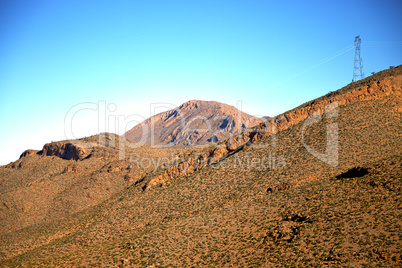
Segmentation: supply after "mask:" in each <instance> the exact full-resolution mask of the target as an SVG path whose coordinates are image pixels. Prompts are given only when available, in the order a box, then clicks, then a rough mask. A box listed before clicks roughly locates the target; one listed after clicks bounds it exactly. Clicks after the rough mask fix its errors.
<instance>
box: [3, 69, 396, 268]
mask: <svg viewBox="0 0 402 268" xmlns="http://www.w3.org/2000/svg"><path fill="white" fill-rule="evenodd" d="M401 107H402V66H398V67H396V68H392V69H389V70H385V71H382V72H379V73H376V74H375V75H373V76H370V77H368V78H366V79H363V80H361V81H358V82H354V83H352V84H349V85H347V86H345V87H344V88H342V89H340V90H337V91H335V92H331V93H329V94H327V95H325V96H322V97H320V98H318V99H315V100H312V101H309V102H307V103H304V104H302V105H300V106H299V107H296V108H294V109H292V110H290V111H288V112H285V113H283V114H281V115H278V116H276V117H274V118H271V119H270V120H269V122H263V123H260V124H258V125H256V126H254V127H251V128H247V129H246V130H245V131H244V132H242V133H241V134H240V135H234V136H232V137H230V138H227V139H225V140H223V141H221V142H219V143H217V144H210V145H208V146H205V147H203V148H194V147H187V148H176V147H173V148H155V147H151V146H149V145H146V146H143V147H135V146H132V145H133V144H132V143H131V142H129V141H126V140H125V139H124V138H123V137H119V136H115V135H112V134H102V135H97V136H93V137H88V138H84V139H81V140H79V142H77V141H62V142H56V143H50V144H48V145H45V146H44V148H43V149H42V150H41V151H39V152H36V151H27V152H25V153H23V155H22V156H21V158H20V159H19V160H17V161H15V162H13V163H11V164H9V165H7V166H4V167H0V187H1V188H0V221H1V222H0V226H1V227H2V230H1V234H0V256H1V257H0V266H2V267H53V266H60V267H76V266H94V267H187V266H195V267H211V266H212V267H283V266H291V267H293V266H294V267H299V266H312V267H322V266H336V267H341V266H342V267H343V266H348V267H349V266H351V267H359V266H376V267H377V266H378V267H400V266H401V264H402V256H401V250H400V249H401V247H402V240H401V238H400V230H401V227H402V226H401V221H400V219H401V217H402V214H401V209H400V208H401V207H402V203H401V199H400V193H401V191H402V109H401ZM121 156H123V157H121ZM121 158H123V159H121ZM158 161H159V162H158ZM42 202H44V203H42ZM38 215H41V217H38Z"/></svg>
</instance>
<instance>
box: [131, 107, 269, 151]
mask: <svg viewBox="0 0 402 268" xmlns="http://www.w3.org/2000/svg"><path fill="white" fill-rule="evenodd" d="M265 121H266V120H265ZM262 122H264V120H263V119H260V118H257V117H253V116H251V115H248V114H246V113H244V112H242V111H239V110H238V109H236V108H235V107H234V106H231V105H227V104H224V103H220V102H216V101H201V100H191V101H188V102H186V103H183V104H182V105H180V106H179V107H178V108H176V109H172V110H169V111H167V112H163V113H160V114H157V115H155V116H153V117H151V118H149V119H147V120H145V121H144V122H142V123H141V124H138V125H137V126H135V127H134V128H132V129H131V130H129V131H127V132H126V133H125V134H124V137H125V138H127V139H128V140H130V141H133V142H140V141H141V140H142V139H143V143H144V144H152V145H157V146H158V145H162V146H192V145H201V144H206V143H216V142H219V141H222V140H224V139H226V138H228V137H230V136H231V135H233V134H235V133H238V132H242V131H243V130H244V129H246V128H248V127H252V126H255V125H257V124H259V123H262ZM151 137H152V138H151ZM152 139H153V140H152Z"/></svg>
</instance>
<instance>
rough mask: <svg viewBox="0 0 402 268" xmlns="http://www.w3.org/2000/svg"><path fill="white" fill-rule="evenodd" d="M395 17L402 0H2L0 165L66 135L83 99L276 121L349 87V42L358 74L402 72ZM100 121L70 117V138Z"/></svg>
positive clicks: (90, 115)
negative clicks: (229, 110)
mask: <svg viewBox="0 0 402 268" xmlns="http://www.w3.org/2000/svg"><path fill="white" fill-rule="evenodd" d="M401 11H402V2H401V1H399V0H394V1H389V0H380V1H369V0H366V1H353V0H348V1H333V0H331V1H329V0H328V1H327V0H320V1H306V0H305V1H268V0H264V1H262V0H260V1H257V0H244V1H237V0H227V1H226V0H225V1H219V0H213V1H210V0H195V1H190V0H183V1H175V0H172V1H168V0H164V1H152V0H151V1H145V0H144V1H136V0H132V1H99V0H96V1H90V0H79V1H74V0H73V1H71V0H69V1H63V0H58V1H54V0H49V1H45V0H38V1H34V0H29V1H28V0H27V1H20V0H0V150H1V151H0V165H1V164H7V163H9V162H10V161H14V160H16V159H17V158H18V157H19V155H20V154H21V153H22V152H23V151H24V150H25V149H29V148H31V149H41V148H42V146H43V144H44V143H46V142H51V141H56V140H63V139H66V137H65V129H64V122H65V117H66V115H68V114H69V111H70V109H71V108H72V107H74V106H75V105H77V104H80V103H93V105H95V104H97V103H98V102H99V101H104V102H105V103H106V105H109V104H112V106H113V104H114V107H115V109H110V111H109V110H108V111H107V112H108V116H112V117H113V116H114V117H117V116H118V115H125V116H128V115H132V114H136V115H138V116H137V117H136V118H138V121H140V119H141V118H147V117H149V116H150V115H151V110H150V104H152V103H170V104H172V105H180V104H181V103H183V102H186V101H187V100H190V99H201V100H216V101H220V102H224V103H227V104H231V105H234V106H236V103H237V101H241V102H242V109H243V111H245V112H247V113H249V114H252V115H269V116H273V115H277V114H280V113H282V112H285V111H286V110H289V109H291V108H293V107H295V106H298V105H300V104H302V103H304V102H306V101H309V100H311V99H314V98H316V97H319V96H321V95H324V94H326V93H328V92H329V91H333V90H336V89H339V88H341V87H342V86H345V85H346V84H348V83H350V82H351V80H352V75H353V60H354V48H353V42H354V38H355V36H356V35H360V36H361V38H362V48H361V53H362V57H363V64H364V70H365V73H366V76H367V75H369V74H370V73H371V72H373V71H380V70H383V69H386V68H388V67H389V66H392V65H394V66H396V65H399V64H401V63H402V27H401V26H402V19H401ZM112 106H107V107H111V108H112ZM78 107H85V106H82V105H81V106H78ZM88 107H91V106H88ZM153 107H155V105H154V106H153ZM165 107H170V106H169V105H165ZM162 110H163V109H159V110H158V111H159V112H160V111H162ZM70 115H71V113H70ZM97 118H98V116H97V112H96V111H95V110H89V109H87V110H85V111H81V112H79V113H76V114H75V116H74V117H73V119H74V120H73V129H74V130H73V132H74V135H75V136H76V137H82V136H89V135H92V134H97V133H98V130H99V128H98V120H97ZM133 124H134V123H131V125H128V126H122V125H121V124H120V125H119V126H118V127H107V129H106V130H108V131H111V132H119V134H122V133H123V132H124V130H125V128H128V127H132V126H133Z"/></svg>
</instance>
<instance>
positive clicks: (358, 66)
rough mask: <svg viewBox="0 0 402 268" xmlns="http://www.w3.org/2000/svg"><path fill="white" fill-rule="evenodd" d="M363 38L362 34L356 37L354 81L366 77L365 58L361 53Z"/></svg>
mask: <svg viewBox="0 0 402 268" xmlns="http://www.w3.org/2000/svg"><path fill="white" fill-rule="evenodd" d="M361 42H362V40H361V38H360V35H358V36H356V38H355V48H356V49H355V67H354V69H353V80H352V81H353V82H356V81H357V80H360V79H363V78H364V70H363V60H362V56H361V54H360V44H361Z"/></svg>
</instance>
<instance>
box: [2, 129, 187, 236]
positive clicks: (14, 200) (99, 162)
mask: <svg viewBox="0 0 402 268" xmlns="http://www.w3.org/2000/svg"><path fill="white" fill-rule="evenodd" d="M100 138H101V136H99V135H95V136H92V137H88V138H83V139H80V140H78V141H73V143H71V142H70V141H61V142H53V143H49V144H45V145H44V147H43V150H42V151H40V152H33V151H32V150H27V151H26V152H24V153H23V154H22V156H21V158H20V159H19V160H17V161H15V162H13V163H10V164H9V165H7V166H4V167H2V168H0V234H3V233H7V232H10V231H15V230H18V229H20V228H23V227H26V226H28V225H31V224H39V223H41V222H42V221H48V220H51V219H54V218H62V217H64V216H66V215H68V214H70V213H74V212H77V211H80V210H82V209H86V208H88V207H90V206H93V205H96V204H99V203H100V202H102V201H104V200H106V199H108V198H109V197H111V196H112V195H113V194H115V193H117V192H119V191H121V190H122V189H124V188H125V187H128V186H130V185H131V184H134V183H136V182H137V181H138V180H140V179H141V178H142V177H143V176H145V174H146V173H148V172H150V171H151V170H153V168H154V165H152V163H151V165H150V166H149V167H148V168H147V167H146V166H144V167H143V168H141V167H138V166H137V165H132V166H131V168H130V164H129V161H128V160H129V159H130V158H129V154H130V153H136V154H139V155H141V156H143V157H145V156H148V157H150V156H152V157H155V158H158V157H167V158H172V154H173V155H176V154H177V153H180V152H185V151H186V150H188V149H155V148H150V147H149V146H143V147H141V148H130V147H128V146H126V147H125V148H126V150H125V154H124V155H125V159H127V160H125V161H120V160H119V148H120V147H119V145H120V137H119V136H117V135H114V134H105V137H104V136H102V139H100ZM122 141H123V142H124V139H122ZM63 158H67V159H63ZM75 160H78V161H75Z"/></svg>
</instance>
